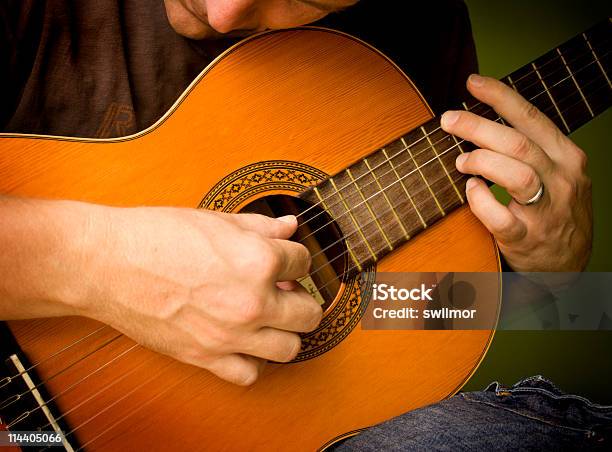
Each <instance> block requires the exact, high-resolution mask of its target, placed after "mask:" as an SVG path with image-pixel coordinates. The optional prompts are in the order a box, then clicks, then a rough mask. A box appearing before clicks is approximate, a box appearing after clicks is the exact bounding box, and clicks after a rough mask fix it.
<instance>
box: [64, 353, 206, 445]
mask: <svg viewBox="0 0 612 452" xmlns="http://www.w3.org/2000/svg"><path fill="white" fill-rule="evenodd" d="M172 364H173V362H170V363H169V364H168V365H167V366H166V367H170V366H171V365H172ZM201 370H202V369H200V368H197V367H196V368H194V369H193V371H192V372H191V373H190V374H189V375H187V376H186V377H184V378H182V379H181V380H180V381H178V382H176V383H174V384H172V385H169V386H167V387H165V388H164V389H163V390H162V391H159V392H157V393H156V394H155V396H153V397H151V398H150V399H148V400H147V401H146V402H145V403H142V404H140V405H138V407H137V408H135V409H133V410H132V411H131V412H129V413H128V414H127V415H125V416H123V417H122V418H121V419H119V420H117V421H116V422H114V423H113V424H111V425H110V426H109V427H108V428H106V429H105V430H103V431H102V432H100V433H99V434H98V435H96V436H95V437H93V438H92V439H90V440H89V441H87V442H86V443H84V444H83V445H82V446H81V447H80V448H78V449H77V451H76V452H78V451H79V450H82V449H83V448H84V447H85V446H87V445H88V444H90V443H92V442H93V441H95V440H96V439H98V438H99V437H100V436H102V435H103V434H105V433H106V432H107V431H109V430H110V429H112V428H114V427H116V426H117V425H118V424H120V423H122V422H124V421H125V420H126V419H127V418H128V417H130V416H132V415H133V414H134V413H136V412H137V411H138V410H141V409H142V408H144V407H145V406H147V405H149V404H150V403H152V402H153V401H154V400H156V399H157V398H159V397H161V396H162V395H163V394H165V393H166V392H168V391H169V390H170V389H172V388H174V387H176V386H178V385H180V384H182V383H183V382H185V381H186V380H188V379H189V378H191V377H193V376H194V375H195V374H196V373H199V372H200V371H201ZM162 372H163V370H161V371H160V372H158V373H157V374H155V375H154V376H152V377H151V378H150V379H148V380H147V381H145V382H144V383H141V384H140V385H138V386H136V387H135V388H134V389H133V390H132V391H130V392H128V393H127V394H125V395H124V396H123V397H121V398H119V399H118V400H116V401H114V402H113V403H112V404H110V405H108V406H107V407H105V408H104V409H103V410H101V411H99V412H97V413H96V414H95V415H94V416H92V417H90V418H89V419H87V420H85V421H84V422H82V423H81V424H79V425H78V426H77V427H75V428H74V429H72V430H71V431H69V432H68V433H66V434H65V436H66V437H67V436H68V435H73V434H74V433H76V432H77V431H78V430H79V429H80V428H82V427H83V426H85V425H86V424H88V423H89V422H91V421H92V420H93V419H95V418H96V417H98V416H99V415H100V414H102V413H104V412H105V411H107V410H109V409H110V408H112V407H113V406H115V405H116V404H117V403H119V402H120V401H122V400H124V399H125V398H126V397H128V396H129V395H131V394H133V393H134V392H136V391H138V390H139V389H140V388H142V387H143V386H145V385H146V384H148V383H150V382H151V381H153V380H154V379H156V378H157V377H158V376H159V375H160V374H161V373H162Z"/></svg>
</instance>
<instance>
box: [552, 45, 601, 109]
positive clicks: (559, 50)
mask: <svg viewBox="0 0 612 452" xmlns="http://www.w3.org/2000/svg"><path fill="white" fill-rule="evenodd" d="M557 53H558V54H559V57H560V58H561V61H562V62H563V66H565V69H566V70H567V73H568V74H569V75H570V77H571V78H572V82H574V85H575V86H576V89H577V90H578V92H579V93H580V97H582V100H583V101H584V104H585V105H586V107H587V109H588V110H589V113H590V115H591V118H594V117H595V113H593V110H592V109H591V106H590V105H589V102H588V101H587V99H586V97H584V93H583V92H582V89H580V85H578V82H577V81H576V78H575V77H574V73H573V72H572V71H571V69H570V68H569V66H568V65H567V61H565V57H564V56H563V53H561V49H560V48H559V47H557Z"/></svg>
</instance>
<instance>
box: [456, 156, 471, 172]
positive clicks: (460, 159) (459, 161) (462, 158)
mask: <svg viewBox="0 0 612 452" xmlns="http://www.w3.org/2000/svg"><path fill="white" fill-rule="evenodd" d="M467 158H468V156H467V154H459V155H458V156H457V159H456V160H455V166H456V167H457V169H458V170H461V168H460V167H461V166H463V164H464V163H465V161H466V160H467Z"/></svg>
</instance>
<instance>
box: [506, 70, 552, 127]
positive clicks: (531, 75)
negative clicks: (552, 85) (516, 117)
mask: <svg viewBox="0 0 612 452" xmlns="http://www.w3.org/2000/svg"><path fill="white" fill-rule="evenodd" d="M508 78H509V79H510V80H512V83H513V85H514V87H515V88H516V91H517V92H518V93H519V94H520V95H521V96H523V97H524V98H525V99H526V100H527V101H528V102H531V103H532V104H533V105H535V106H536V107H537V108H538V109H539V110H540V111H541V112H543V113H544V114H546V115H547V116H548V117H549V118H550V119H551V120H552V121H553V122H554V123H555V124H556V125H557V127H560V128H562V127H563V123H562V121H561V119H560V118H559V115H558V114H557V111H556V110H555V108H554V106H553V104H552V103H551V101H550V98H549V97H548V96H547V95H546V91H544V90H543V89H542V84H541V82H540V79H539V77H538V75H537V74H536V72H535V71H534V70H533V68H532V67H531V65H527V66H523V67H522V68H520V69H518V70H516V71H514V72H513V73H512V74H510V75H509V76H508Z"/></svg>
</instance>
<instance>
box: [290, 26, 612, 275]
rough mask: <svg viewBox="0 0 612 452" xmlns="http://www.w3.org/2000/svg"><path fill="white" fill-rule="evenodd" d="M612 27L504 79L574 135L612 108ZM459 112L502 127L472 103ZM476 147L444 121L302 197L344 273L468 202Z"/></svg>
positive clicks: (377, 153) (492, 115)
mask: <svg viewBox="0 0 612 452" xmlns="http://www.w3.org/2000/svg"><path fill="white" fill-rule="evenodd" d="M611 43H612V22H611V19H608V20H606V21H604V22H602V23H600V24H597V25H596V26H594V27H592V28H591V29H589V30H587V31H586V32H584V33H581V34H579V35H578V36H576V37H574V38H572V39H570V40H569V41H567V42H565V43H564V44H562V45H560V46H559V47H557V48H555V49H553V50H551V51H549V52H548V53H546V54H545V55H543V56H541V57H540V58H538V59H536V60H534V61H532V62H531V63H529V64H527V65H525V66H523V67H522V68H520V69H518V70H517V71H514V72H513V73H511V74H510V75H508V76H506V77H504V78H502V79H501V80H502V81H503V82H504V83H506V84H507V85H509V86H510V87H512V88H513V89H514V90H516V91H517V92H519V93H520V94H521V95H522V96H523V97H525V98H526V99H527V100H529V101H530V102H531V103H532V104H534V105H535V106H536V107H537V108H538V109H539V110H540V111H542V112H544V113H545V114H546V115H547V116H549V117H550V118H551V119H552V120H553V121H554V122H555V124H556V125H557V126H558V127H559V129H560V130H561V131H563V132H564V133H565V134H569V133H571V132H573V131H574V130H576V129H577V128H578V127H580V126H581V125H583V124H585V123H586V122H588V121H589V120H591V119H592V118H594V117H595V116H596V115H598V114H600V113H602V112H603V111H605V110H606V109H607V108H608V107H609V106H610V105H611V104H612V84H611V82H610V78H611V77H612V75H611V71H610V66H611V61H612V58H611V56H610V52H611V51H612V45H611ZM462 108H464V109H466V110H470V111H472V112H474V113H476V114H478V115H481V116H484V117H486V118H488V119H491V120H494V121H497V122H500V123H502V124H505V123H504V120H503V118H500V117H499V115H497V113H496V112H495V111H494V110H492V109H491V108H490V107H488V106H487V105H484V104H480V103H478V102H477V101H476V100H475V99H469V100H467V101H466V102H464V103H463V105H462ZM474 148H475V146H474V145H473V144H471V143H469V142H465V141H463V140H462V139H461V138H459V137H455V136H452V135H449V134H447V133H446V132H444V131H443V130H442V129H441V128H440V120H439V118H437V117H436V118H433V119H431V120H430V121H428V122H426V123H425V124H423V125H422V126H421V127H419V128H417V129H414V130H412V131H410V132H409V133H407V134H405V135H403V136H401V137H399V138H398V139H396V140H394V141H393V142H391V143H389V144H387V145H386V146H385V147H383V148H381V149H378V150H376V151H374V152H372V153H371V154H370V155H368V156H367V157H366V158H364V159H362V160H360V161H358V162H356V163H354V164H353V165H351V166H350V167H349V168H346V169H345V170H343V171H341V172H340V173H338V174H335V175H334V176H332V177H330V178H329V179H327V180H325V181H323V182H322V183H321V184H319V185H318V186H317V187H315V188H313V189H310V190H308V191H307V192H305V193H303V194H302V197H303V198H305V199H307V200H309V201H310V202H312V203H316V204H318V205H320V206H321V207H322V208H324V209H325V210H326V211H327V212H328V214H329V215H330V216H331V217H332V218H333V219H334V220H335V221H336V223H337V224H338V226H339V228H340V230H341V233H342V236H343V237H344V239H345V245H346V247H347V273H349V274H350V273H354V272H357V271H360V270H361V269H363V268H364V267H366V266H367V265H369V264H371V263H373V262H376V261H378V260H380V259H381V258H382V257H383V256H385V255H386V254H387V253H389V252H391V251H393V250H394V249H395V248H397V247H398V246H400V245H402V244H403V243H404V242H406V241H408V240H410V239H411V238H412V237H414V236H415V235H416V234H418V233H419V232H421V231H423V230H424V229H426V228H427V227H429V226H431V225H432V224H433V223H435V222H436V221H438V220H440V219H441V218H443V217H444V216H446V215H448V214H449V213H450V212H452V211H453V210H454V209H456V208H457V207H459V206H461V205H462V204H464V203H465V202H466V197H465V182H466V180H467V176H465V175H463V174H461V173H459V172H458V171H457V170H456V168H455V159H456V158H457V156H458V155H459V154H460V153H463V152H469V151H471V150H473V149H474Z"/></svg>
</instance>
